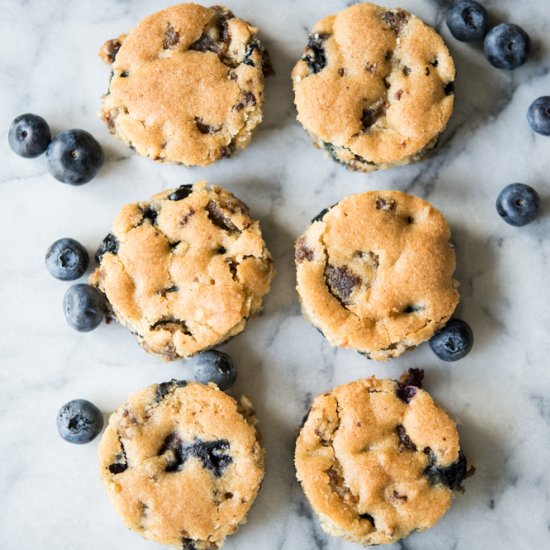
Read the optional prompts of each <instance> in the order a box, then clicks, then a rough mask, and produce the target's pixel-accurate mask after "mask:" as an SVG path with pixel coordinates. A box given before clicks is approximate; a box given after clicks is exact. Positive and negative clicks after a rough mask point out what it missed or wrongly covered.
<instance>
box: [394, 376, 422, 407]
mask: <svg viewBox="0 0 550 550" xmlns="http://www.w3.org/2000/svg"><path fill="white" fill-rule="evenodd" d="M423 378H424V370H423V369H409V371H408V373H407V374H406V375H404V376H402V377H401V380H400V381H399V382H396V386H397V389H396V391H395V393H396V395H397V397H399V399H401V401H404V402H405V403H410V402H411V400H412V399H413V397H414V396H415V395H416V392H417V391H418V389H419V388H422V379H423Z"/></svg>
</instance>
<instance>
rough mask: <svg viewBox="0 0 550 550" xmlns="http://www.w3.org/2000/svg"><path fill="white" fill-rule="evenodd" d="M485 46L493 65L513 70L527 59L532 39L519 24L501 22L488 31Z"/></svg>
mask: <svg viewBox="0 0 550 550" xmlns="http://www.w3.org/2000/svg"><path fill="white" fill-rule="evenodd" d="M483 48H484V51H485V57H486V58H487V59H488V60H489V63H491V65H493V66H494V67H496V68H497V69H506V70H508V71H511V70H512V69H516V68H517V67H521V65H523V64H524V63H525V62H526V61H527V58H528V57H529V53H530V52H531V39H530V38H529V35H528V34H527V33H526V32H525V31H524V30H523V29H522V28H521V27H518V25H514V24H511V23H501V24H500V25H497V26H496V27H493V28H492V29H491V30H490V31H489V32H488V33H487V36H486V37H485V42H484V45H483Z"/></svg>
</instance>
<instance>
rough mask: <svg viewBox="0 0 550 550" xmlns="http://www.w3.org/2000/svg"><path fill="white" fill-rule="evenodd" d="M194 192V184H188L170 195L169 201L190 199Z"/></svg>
mask: <svg viewBox="0 0 550 550" xmlns="http://www.w3.org/2000/svg"><path fill="white" fill-rule="evenodd" d="M192 192H193V184H192V183H186V184H185V185H180V186H179V187H178V188H177V189H176V190H175V191H172V193H170V194H169V195H168V200H169V201H181V200H182V199H184V198H185V197H188V196H189V195H190V194H191V193H192Z"/></svg>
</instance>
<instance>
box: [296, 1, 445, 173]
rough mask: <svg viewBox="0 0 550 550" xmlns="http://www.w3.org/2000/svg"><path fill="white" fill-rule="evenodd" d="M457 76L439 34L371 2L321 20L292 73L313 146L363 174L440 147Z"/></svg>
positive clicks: (300, 112)
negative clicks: (438, 145)
mask: <svg viewBox="0 0 550 550" xmlns="http://www.w3.org/2000/svg"><path fill="white" fill-rule="evenodd" d="M454 79H455V68H454V63H453V60H452V58H451V56H450V54H449V51H448V49H447V47H446V46H445V44H444V43H443V40H442V39H441V37H440V36H439V34H437V32H436V31H435V30H434V29H432V28H431V27H429V26H428V25H426V24H425V23H424V22H423V21H421V20H420V19H419V18H418V17H416V16H415V15H413V14H411V13H409V12H407V11H405V10H402V9H388V8H383V7H380V6H377V5H375V4H369V3H364V4H356V5H354V6H351V7H349V8H347V9H345V10H343V11H342V12H340V13H338V14H337V15H331V16H329V17H325V18H324V19H321V21H319V22H318V23H317V24H316V25H315V26H314V27H313V30H312V32H311V34H310V35H309V40H308V44H307V47H306V48H305V50H304V54H303V56H302V58H301V59H300V61H298V63H297V64H296V66H295V67H294V70H293V71H292V82H293V86H294V93H295V103H296V108H297V110H298V120H299V121H300V122H301V123H302V125H303V126H304V128H305V129H306V131H307V132H308V133H309V134H310V135H311V137H312V138H313V141H314V143H315V145H317V146H318V147H321V148H324V149H325V150H326V151H327V152H328V154H329V155H330V156H331V157H332V158H333V159H334V160H336V161H337V162H339V163H341V164H344V165H346V166H347V167H349V168H352V169H354V170H359V171H362V172H370V171H372V170H377V169H380V168H389V167H392V166H396V165H399V164H408V163H410V162H414V161H417V160H420V159H422V158H423V157H424V156H425V154H426V153H427V152H428V151H429V150H430V149H432V148H433V147H434V146H435V145H436V143H437V138H438V136H439V134H440V133H441V132H442V131H443V130H444V129H445V126H446V125H447V122H448V120H449V118H450V116H451V113H452V110H453V99H454V98H453V91H454V85H453V82H454Z"/></svg>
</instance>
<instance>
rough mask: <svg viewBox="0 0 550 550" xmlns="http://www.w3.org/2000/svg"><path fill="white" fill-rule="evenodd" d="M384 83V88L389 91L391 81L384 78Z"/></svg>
mask: <svg viewBox="0 0 550 550" xmlns="http://www.w3.org/2000/svg"><path fill="white" fill-rule="evenodd" d="M383 82H384V88H386V90H389V89H390V87H391V84H390V81H389V80H388V79H387V77H384V78H383Z"/></svg>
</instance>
